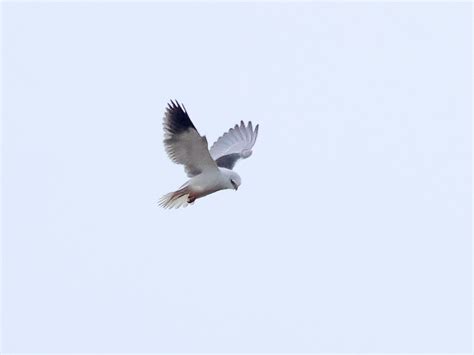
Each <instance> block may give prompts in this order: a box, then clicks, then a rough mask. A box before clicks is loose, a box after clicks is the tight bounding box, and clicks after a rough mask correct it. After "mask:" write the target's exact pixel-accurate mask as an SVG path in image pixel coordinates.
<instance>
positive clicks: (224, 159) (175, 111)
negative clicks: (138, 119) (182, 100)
mask: <svg viewBox="0 0 474 355" xmlns="http://www.w3.org/2000/svg"><path fill="white" fill-rule="evenodd" d="M163 125H164V130H165V139H164V143H165V149H166V152H167V153H168V155H169V157H170V158H171V160H173V161H174V162H175V163H178V164H183V165H184V166H185V171H186V173H187V174H188V176H189V177H190V179H189V180H188V181H187V182H186V183H185V184H183V185H182V186H181V188H180V189H178V190H176V191H174V192H170V193H168V194H166V195H165V196H163V197H162V198H161V200H160V205H161V206H163V207H165V208H178V207H181V206H183V207H186V206H187V205H188V204H191V203H193V202H194V201H195V200H196V199H198V198H201V197H204V196H207V195H209V194H212V193H214V192H217V191H220V190H225V189H234V190H237V189H238V187H239V186H240V183H241V179H240V176H239V175H238V174H237V173H236V172H234V171H233V170H232V168H233V167H234V165H235V163H236V162H237V161H238V160H239V159H245V158H247V157H249V156H250V155H251V154H252V150H251V148H252V147H253V145H254V144H255V140H256V139H257V135H258V125H257V126H256V127H255V130H253V128H252V123H251V122H249V125H248V126H245V125H244V123H243V122H241V124H240V126H238V125H236V126H235V127H234V128H231V129H230V130H229V132H227V133H225V134H224V135H223V136H222V137H220V138H219V139H218V140H217V141H216V142H215V143H214V145H213V146H212V147H211V150H210V151H209V149H208V146H207V139H206V137H204V136H200V135H199V133H198V132H197V130H196V128H195V127H194V125H193V123H192V122H191V120H190V118H189V116H188V114H187V112H186V111H185V109H184V107H181V106H180V105H179V104H178V103H177V102H176V103H174V102H173V101H171V104H169V105H168V108H167V110H166V113H165V118H164V123H163Z"/></svg>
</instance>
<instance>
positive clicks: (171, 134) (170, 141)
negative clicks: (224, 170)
mask: <svg viewBox="0 0 474 355" xmlns="http://www.w3.org/2000/svg"><path fill="white" fill-rule="evenodd" d="M163 128H164V131H165V139H164V144H165V150H166V152H167V153H168V156H169V157H170V159H171V160H172V161H174V162H175V163H177V164H183V165H184V167H185V171H186V174H187V175H188V176H189V177H192V176H195V175H198V174H200V173H202V172H203V171H204V170H216V171H217V164H216V162H215V161H214V160H213V159H212V158H211V155H210V154H209V149H208V146H207V139H206V137H205V136H202V137H201V136H200V135H199V133H198V131H197V129H196V127H194V125H193V123H192V122H191V119H190V118H189V116H188V113H187V112H186V109H185V108H184V106H181V105H180V104H179V103H178V102H177V101H175V102H173V101H171V103H169V104H168V107H167V108H166V112H165V118H164V121H163Z"/></svg>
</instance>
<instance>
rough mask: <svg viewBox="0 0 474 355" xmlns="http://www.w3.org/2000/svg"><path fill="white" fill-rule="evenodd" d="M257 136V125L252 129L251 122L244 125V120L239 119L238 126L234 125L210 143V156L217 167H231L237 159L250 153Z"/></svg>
mask: <svg viewBox="0 0 474 355" xmlns="http://www.w3.org/2000/svg"><path fill="white" fill-rule="evenodd" d="M257 136H258V125H256V126H255V130H254V129H253V127H252V122H249V123H248V125H247V126H245V124H244V122H243V121H240V126H239V125H235V127H234V128H231V129H230V130H229V131H228V132H226V133H224V135H222V136H221V137H220V138H219V139H218V140H217V141H216V142H215V143H214V144H213V145H212V147H211V149H210V152H211V157H212V158H213V159H214V160H215V161H216V163H217V165H218V166H219V167H222V168H227V169H232V168H233V167H234V165H235V163H236V162H237V161H238V160H239V159H245V158H248V157H249V156H250V155H252V147H253V146H254V144H255V141H256V140H257Z"/></svg>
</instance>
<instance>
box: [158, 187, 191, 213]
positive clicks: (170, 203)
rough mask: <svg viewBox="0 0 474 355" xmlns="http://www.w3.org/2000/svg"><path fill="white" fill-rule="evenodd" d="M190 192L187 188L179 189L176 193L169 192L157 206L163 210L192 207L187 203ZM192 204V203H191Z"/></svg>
mask: <svg viewBox="0 0 474 355" xmlns="http://www.w3.org/2000/svg"><path fill="white" fill-rule="evenodd" d="M189 194H190V191H189V189H188V187H187V186H186V187H184V188H181V189H179V190H177V191H173V192H170V193H168V194H166V195H164V196H163V197H162V198H160V200H159V201H158V204H159V205H160V206H161V207H163V208H168V209H171V208H179V207H187V206H188V205H190V204H191V205H192V203H188V198H189ZM193 203H194V202H193Z"/></svg>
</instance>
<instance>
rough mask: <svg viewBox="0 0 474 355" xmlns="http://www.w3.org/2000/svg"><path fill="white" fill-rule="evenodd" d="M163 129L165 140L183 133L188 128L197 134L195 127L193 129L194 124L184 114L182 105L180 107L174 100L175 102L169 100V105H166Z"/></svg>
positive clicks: (186, 114) (185, 113) (184, 109)
mask: <svg viewBox="0 0 474 355" xmlns="http://www.w3.org/2000/svg"><path fill="white" fill-rule="evenodd" d="M163 127H164V130H165V136H166V137H165V138H171V137H172V136H174V135H175V134H180V133H183V132H184V131H186V130H188V129H189V128H193V129H195V130H196V132H197V129H196V127H194V124H193V123H192V122H191V119H190V118H189V116H188V113H187V112H186V108H185V107H184V105H180V104H179V103H178V101H176V100H175V102H173V100H171V103H168V107H167V108H166V113H165V120H164V122H163Z"/></svg>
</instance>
